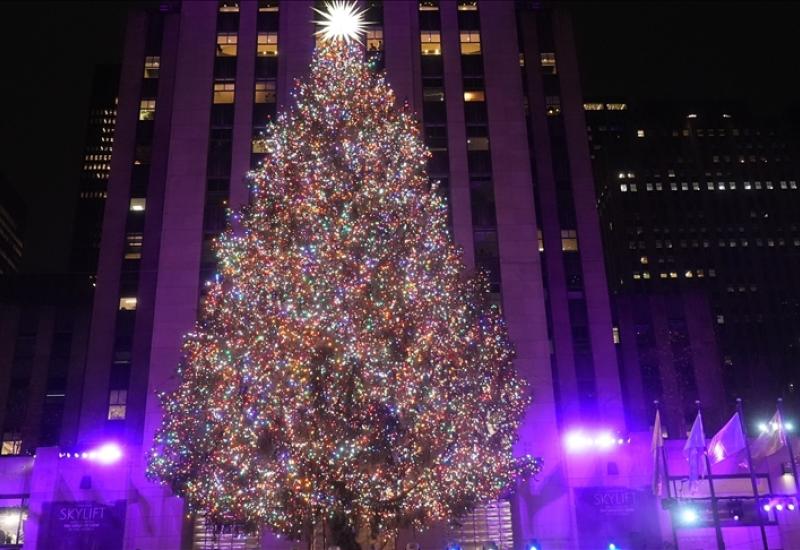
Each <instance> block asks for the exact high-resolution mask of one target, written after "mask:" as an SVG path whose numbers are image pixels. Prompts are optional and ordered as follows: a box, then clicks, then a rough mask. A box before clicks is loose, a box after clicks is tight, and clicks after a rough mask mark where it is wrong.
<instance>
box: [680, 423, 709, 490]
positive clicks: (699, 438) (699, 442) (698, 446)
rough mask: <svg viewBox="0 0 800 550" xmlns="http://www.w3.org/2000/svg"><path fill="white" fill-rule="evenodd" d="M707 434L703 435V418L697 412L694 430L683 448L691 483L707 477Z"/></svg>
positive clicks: (693, 425)
mask: <svg viewBox="0 0 800 550" xmlns="http://www.w3.org/2000/svg"><path fill="white" fill-rule="evenodd" d="M705 452H706V434H705V433H703V417H702V416H700V411H697V418H695V419H694V424H692V430H691V431H690V432H689V438H688V439H687V440H686V445H684V446H683V456H685V457H686V460H688V461H689V481H691V482H694V481H697V480H698V479H700V478H701V477H703V476H705V475H706V462H705V456H704V455H705Z"/></svg>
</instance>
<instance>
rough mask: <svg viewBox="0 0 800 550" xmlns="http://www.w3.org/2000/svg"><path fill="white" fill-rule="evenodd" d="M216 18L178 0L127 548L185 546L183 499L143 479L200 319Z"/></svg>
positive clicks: (211, 5) (199, 5)
mask: <svg viewBox="0 0 800 550" xmlns="http://www.w3.org/2000/svg"><path fill="white" fill-rule="evenodd" d="M216 25H217V3H216V2H186V3H184V4H183V5H182V9H181V13H180V33H179V36H178V42H177V62H176V72H175V86H174V97H173V104H172V129H171V132H170V143H169V159H168V163H167V168H166V178H165V186H164V215H163V225H162V228H161V243H160V250H159V258H158V265H159V270H158V278H157V282H156V289H155V310H154V312H153V330H152V343H151V347H150V361H149V374H148V380H147V394H146V398H147V402H146V408H145V417H144V428H143V436H142V449H141V450H140V451H139V452H138V454H137V455H135V456H131V457H130V462H131V483H132V485H133V487H132V488H131V490H132V491H133V492H134V493H135V494H136V495H137V497H138V498H137V499H136V500H135V501H134V502H132V503H131V504H130V505H129V507H128V512H127V515H126V529H125V537H126V548H156V547H163V548H180V547H182V541H181V539H182V537H183V534H182V533H183V524H184V521H185V516H184V511H183V503H182V501H181V500H179V499H177V498H175V497H173V496H171V493H170V491H169V490H168V489H166V488H164V487H162V486H158V485H155V484H153V483H152V482H150V481H148V480H147V479H146V478H145V475H144V474H145V467H146V465H145V453H146V451H147V449H149V447H150V445H151V444H152V441H153V435H154V432H155V430H156V429H157V428H158V426H159V425H160V423H161V417H162V410H161V405H160V402H159V399H158V395H157V393H158V392H160V391H169V390H171V389H173V388H174V387H175V385H176V384H177V382H178V380H177V377H176V368H177V366H178V363H179V361H180V355H181V342H182V338H183V334H184V333H185V332H187V331H188V330H190V329H191V327H192V326H193V324H194V322H195V319H196V318H197V303H198V291H199V284H200V283H199V280H198V276H197V274H198V272H199V270H200V256H201V248H202V239H203V214H204V206H205V188H206V173H207V161H208V158H207V157H208V140H209V121H210V118H211V97H212V87H213V70H214V55H215V50H214V48H215V37H216Z"/></svg>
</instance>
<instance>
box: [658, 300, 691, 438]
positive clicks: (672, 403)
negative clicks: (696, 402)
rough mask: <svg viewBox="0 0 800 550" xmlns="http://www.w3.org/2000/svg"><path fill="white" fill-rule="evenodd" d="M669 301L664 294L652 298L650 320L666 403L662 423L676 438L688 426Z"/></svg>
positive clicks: (662, 391) (662, 392) (683, 432)
mask: <svg viewBox="0 0 800 550" xmlns="http://www.w3.org/2000/svg"><path fill="white" fill-rule="evenodd" d="M668 299H672V297H669V296H665V295H663V294H657V295H654V296H651V297H650V319H651V322H652V327H653V335H654V336H655V347H656V354H657V357H658V374H659V376H660V378H661V395H662V396H663V401H664V407H663V410H664V412H665V413H666V414H665V415H664V416H663V417H662V419H661V421H662V422H663V423H664V425H665V426H667V431H668V433H669V434H670V435H673V436H674V435H682V434H685V433H686V430H687V428H688V426H687V425H686V419H685V418H684V417H683V397H682V395H681V390H680V385H679V383H678V376H677V374H678V373H677V372H675V364H674V362H673V355H672V348H671V347H670V342H669V326H668V325H667V317H668V315H667V306H666V304H665V301H666V300H668Z"/></svg>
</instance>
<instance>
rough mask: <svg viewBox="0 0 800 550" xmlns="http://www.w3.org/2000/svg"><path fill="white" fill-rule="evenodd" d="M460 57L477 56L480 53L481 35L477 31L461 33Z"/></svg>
mask: <svg viewBox="0 0 800 550" xmlns="http://www.w3.org/2000/svg"><path fill="white" fill-rule="evenodd" d="M460 36H461V55H479V54H480V53H481V33H479V32H478V31H461V35H460Z"/></svg>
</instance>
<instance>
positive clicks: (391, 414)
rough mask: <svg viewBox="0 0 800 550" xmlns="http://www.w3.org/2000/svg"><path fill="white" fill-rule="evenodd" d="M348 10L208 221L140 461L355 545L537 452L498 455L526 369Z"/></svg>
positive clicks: (502, 483)
mask: <svg viewBox="0 0 800 550" xmlns="http://www.w3.org/2000/svg"><path fill="white" fill-rule="evenodd" d="M359 15H360V14H359V13H358V12H357V11H356V10H355V8H353V7H352V6H349V5H343V4H340V3H336V4H333V5H332V6H329V8H328V12H327V13H326V14H325V16H326V25H325V28H324V30H323V32H324V33H325V34H324V36H325V38H326V39H327V41H326V43H325V45H324V46H322V47H321V48H319V49H318V50H317V51H316V52H315V54H314V59H313V61H312V64H311V72H310V75H309V76H308V77H307V78H305V79H303V80H301V81H300V82H298V84H297V88H296V91H295V93H294V105H293V107H291V108H290V109H289V110H288V111H286V112H284V113H282V114H281V115H279V116H278V118H277V121H276V123H275V124H273V125H271V127H270V129H269V132H268V136H267V140H268V144H269V147H270V150H271V154H270V155H269V157H268V159H267V160H266V161H265V162H264V164H263V167H262V168H260V169H259V170H258V171H257V173H255V174H254V176H253V179H252V195H251V196H252V198H251V202H250V204H249V205H248V206H247V207H245V208H243V209H242V210H241V211H240V212H238V213H236V214H234V215H233V216H232V223H231V226H230V227H229V228H228V229H227V230H226V231H225V232H224V233H223V234H222V235H221V236H220V237H219V238H218V240H217V243H216V251H217V255H218V259H219V272H220V273H219V277H218V278H217V280H216V281H214V282H211V283H209V284H208V285H207V289H206V295H205V297H204V299H203V301H202V306H201V313H200V317H199V320H198V322H197V324H196V327H195V329H194V330H193V331H192V332H190V333H189V334H188V335H187V336H186V338H185V342H184V359H183V362H182V364H181V366H180V368H179V371H178V375H179V381H180V383H179V385H178V387H177V389H176V390H175V391H174V392H172V393H169V394H166V395H164V396H163V407H164V419H163V424H162V427H161V428H160V430H159V431H158V433H157V434H156V438H155V444H154V448H153V449H152V450H151V452H150V456H149V474H150V476H151V477H152V478H153V479H157V480H159V481H161V482H162V483H165V484H168V485H169V486H171V488H172V489H173V491H174V492H175V493H176V494H178V495H180V496H182V497H184V498H185V499H186V501H187V502H188V504H189V506H190V508H191V509H192V510H198V511H203V512H204V513H206V514H207V515H208V517H210V518H211V519H214V520H217V521H222V520H228V521H229V520H231V519H234V520H236V521H239V522H243V523H245V524H247V525H249V526H251V527H252V528H257V527H260V526H267V527H268V528H270V529H272V530H274V531H276V532H278V533H282V534H285V535H288V536H289V537H292V538H297V539H299V538H308V537H309V536H310V534H311V533H312V532H313V529H314V528H315V526H317V525H319V524H320V522H321V521H323V520H327V521H328V525H331V524H333V525H339V526H342V528H343V530H344V531H345V532H349V533H351V534H352V535H353V536H356V535H357V538H358V540H359V542H361V543H362V544H364V543H366V542H368V541H370V540H373V541H374V540H381V539H383V540H385V537H386V536H387V534H391V533H393V532H394V531H395V530H396V529H397V528H399V527H403V526H412V525H413V526H415V527H418V528H419V527H424V526H426V525H429V524H430V523H431V522H434V521H438V520H443V519H450V518H455V517H458V516H460V515H463V514H464V513H465V512H467V511H469V510H471V509H472V508H474V507H475V506H476V505H478V504H480V503H481V502H485V501H488V500H492V499H496V498H498V496H500V495H501V494H502V493H503V492H504V491H506V490H507V489H508V488H509V487H510V486H511V485H512V484H513V482H514V480H515V479H516V478H517V477H518V476H519V475H526V474H529V473H531V472H535V471H537V469H538V467H539V464H538V462H537V460H535V459H533V458H530V457H524V458H522V459H520V458H515V457H514V456H513V455H512V446H513V444H514V442H515V440H516V430H517V427H518V424H519V422H520V418H521V416H522V414H523V411H524V409H525V407H526V406H527V404H528V401H529V400H528V396H527V391H526V386H525V384H524V382H523V380H522V379H521V378H520V377H519V376H518V375H517V374H516V372H515V370H514V368H513V365H512V359H513V350H512V347H511V345H510V343H509V341H508V337H507V334H506V329H505V326H504V324H503V321H502V319H501V317H500V315H499V312H498V310H497V308H496V307H494V306H492V305H490V304H489V302H488V299H487V298H488V286H487V284H486V282H485V280H484V279H483V278H481V277H478V278H473V279H470V278H468V277H466V276H465V268H464V266H463V264H462V261H461V254H460V252H459V250H458V249H457V248H456V246H455V245H454V244H453V242H452V239H451V237H450V235H449V232H448V228H447V207H446V205H445V203H444V202H443V200H442V199H441V198H440V197H439V195H438V194H437V193H436V190H435V189H431V184H430V183H429V180H428V178H427V176H426V174H425V165H426V162H427V159H428V156H429V154H428V152H427V150H426V149H425V147H424V145H423V143H422V141H421V139H420V135H419V130H418V127H417V124H416V123H415V121H414V118H413V116H412V115H411V114H410V113H409V112H408V111H407V110H406V109H403V110H398V109H397V108H396V106H395V98H394V94H393V92H392V90H391V89H390V88H389V86H388V85H387V84H386V82H385V81H384V79H383V78H382V77H380V76H376V75H374V74H373V73H372V72H371V71H370V69H369V68H368V66H367V65H366V64H365V62H364V49H363V47H362V46H361V45H360V44H358V43H357V42H356V41H353V40H351V38H352V37H353V36H354V35H355V34H357V33H358V32H360V31H361V28H362V26H363V23H362V22H361V21H360V19H359ZM351 539H352V537H351Z"/></svg>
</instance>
